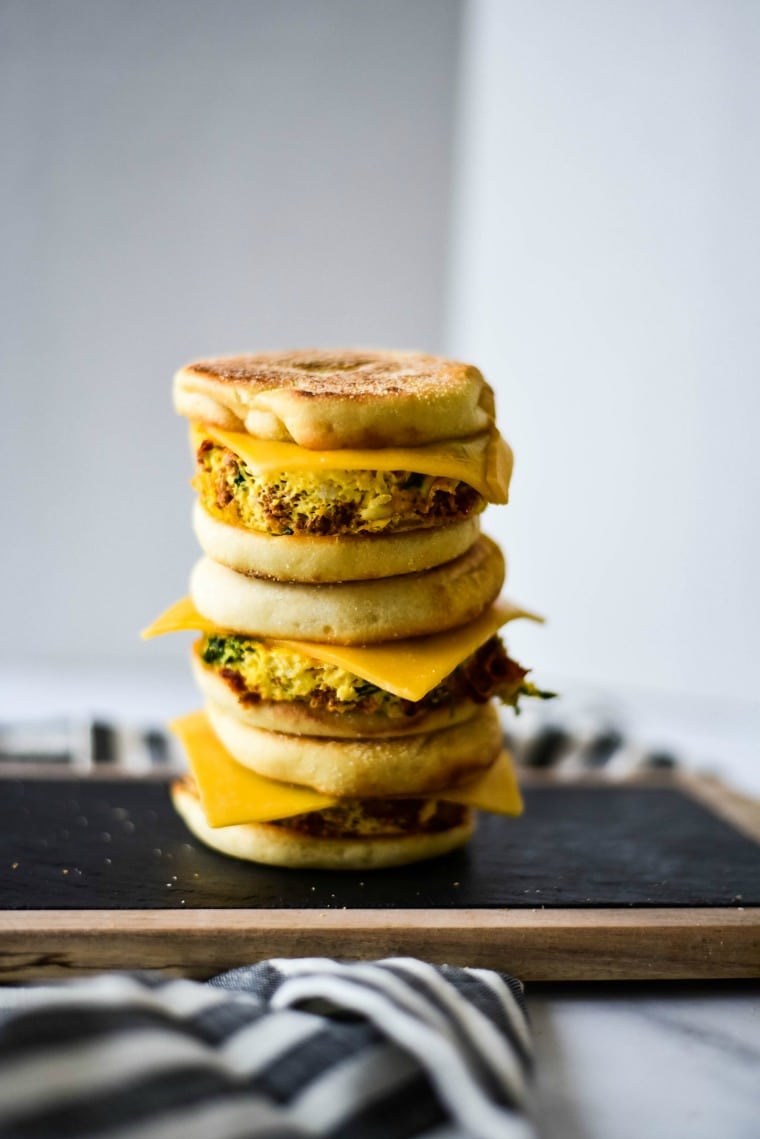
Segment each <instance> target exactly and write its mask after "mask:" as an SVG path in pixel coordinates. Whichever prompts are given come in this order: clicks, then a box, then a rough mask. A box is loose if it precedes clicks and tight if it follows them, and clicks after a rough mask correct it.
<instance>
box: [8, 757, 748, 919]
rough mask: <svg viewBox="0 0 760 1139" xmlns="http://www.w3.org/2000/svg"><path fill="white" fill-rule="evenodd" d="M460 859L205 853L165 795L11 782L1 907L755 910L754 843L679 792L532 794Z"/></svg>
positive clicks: (483, 820)
mask: <svg viewBox="0 0 760 1139" xmlns="http://www.w3.org/2000/svg"><path fill="white" fill-rule="evenodd" d="M525 799H526V811H525V814H524V815H523V816H522V817H521V818H520V819H515V820H512V819H504V818H499V817H497V816H492V815H481V817H480V822H479V827H478V831H477V835H476V838H475V840H474V841H473V842H472V844H471V845H470V846H469V847H468V848H467V849H466V850H463V851H459V852H457V853H455V854H452V855H448V856H447V857H445V858H439V859H433V860H431V861H428V862H423V863H418V864H416V865H413V866H407V867H402V868H399V869H395V870H384V871H371V872H365V873H345V872H327V871H293V870H281V869H276V868H270V867H265V866H257V865H254V864H250V863H242V862H238V861H235V860H233V859H230V858H227V857H225V856H224V855H221V854H217V853H216V852H214V851H211V850H209V849H207V848H206V847H204V846H203V845H202V844H200V843H199V842H197V841H196V840H195V839H194V838H193V837H192V836H191V835H190V834H189V832H188V831H187V829H186V828H185V826H184V824H183V823H182V821H181V820H180V819H179V818H178V816H177V815H176V814H175V812H174V810H173V808H172V806H171V803H170V801H169V796H168V791H167V786H166V784H164V783H158V782H135V781H134V779H132V780H113V781H105V780H104V781H92V780H86V781H85V780H83V781H80V782H78V783H75V782H72V781H67V780H60V781H49V782H48V781H45V782H41V781H36V780H26V781H21V780H11V781H5V783H4V785H3V786H2V796H1V797H0V910H16V909H55V910H58V909H62V910H68V909H75V910H76V909H85V910H90V909H127V910H140V909H149V910H153V909H158V910H160V909H174V908H182V907H184V908H204V909H205V908H211V909H214V908H223V909H226V908H243V907H244V908H250V907H264V908H271V907H275V908H277V907H282V908H288V909H325V908H326V909H330V908H342V907H347V908H349V909H351V908H364V907H372V908H380V909H386V908H394V909H417V908H434V909H438V908H443V909H446V908H454V909H470V908H481V907H520V908H522V907H530V908H533V907H536V906H541V907H583V908H588V907H609V906H616V907H620V906H647V907H651V906H676V907H685V906H732V905H744V906H760V844H758V843H756V842H753V841H752V840H751V839H750V838H748V837H745V836H744V835H743V834H741V833H739V832H738V831H737V830H735V829H734V828H733V827H732V826H730V825H729V824H728V823H727V822H724V821H723V820H722V819H721V818H719V817H717V816H716V815H715V814H713V813H712V812H711V811H709V810H708V809H707V808H706V807H704V806H703V805H702V804H700V803H698V802H696V801H695V800H694V799H693V798H691V797H689V796H688V795H687V794H685V793H684V792H683V791H681V790H679V789H677V788H663V787H635V786H633V787H632V786H626V787H620V786H551V787H532V788H527V789H526V791H525Z"/></svg>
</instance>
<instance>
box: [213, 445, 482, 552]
mask: <svg viewBox="0 0 760 1139" xmlns="http://www.w3.org/2000/svg"><path fill="white" fill-rule="evenodd" d="M193 486H194V487H195V489H196V491H197V492H198V496H199V498H200V500H201V502H202V504H203V506H204V507H205V509H206V510H207V511H208V512H209V514H211V515H213V516H214V517H215V518H219V519H220V520H221V521H223V522H228V523H230V524H231V525H233V526H241V527H243V528H245V529H247V530H258V531H262V532H264V533H267V534H378V533H391V532H393V531H402V530H419V529H424V528H425V527H429V526H436V525H438V524H439V523H441V522H444V521H447V522H454V521H457V520H459V519H462V518H467V517H469V516H470V515H472V514H477V513H479V512H480V511H481V510H483V509H485V505H486V500H485V499H484V498H483V497H482V496H481V495H480V494H478V492H477V491H476V490H474V489H473V487H471V486H468V485H467V483H463V482H458V481H457V480H456V479H449V478H442V477H438V476H433V475H421V474H415V473H414V472H413V471H324V472H319V473H318V474H315V473H313V472H311V471H281V472H279V473H277V474H270V475H255V474H253V473H252V471H250V470H249V468H248V467H247V466H246V464H245V463H244V462H243V460H242V459H240V458H238V456H237V455H235V454H234V453H233V452H232V451H229V450H228V449H227V448H226V447H220V446H218V445H217V444H215V443H213V442H212V441H211V440H210V439H204V440H203V442H202V443H201V445H200V447H199V448H198V455H197V467H196V475H195V478H194V480H193Z"/></svg>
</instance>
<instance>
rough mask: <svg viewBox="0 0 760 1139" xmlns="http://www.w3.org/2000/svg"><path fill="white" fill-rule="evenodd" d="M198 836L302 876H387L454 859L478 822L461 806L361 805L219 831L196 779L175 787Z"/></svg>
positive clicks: (235, 855) (425, 803) (233, 852)
mask: <svg viewBox="0 0 760 1139" xmlns="http://www.w3.org/2000/svg"><path fill="white" fill-rule="evenodd" d="M171 796H172V802H173V803H174V806H175V808H176V810H177V812H178V813H179V815H180V816H181V817H182V819H183V820H184V821H185V824H186V825H187V827H188V828H189V830H190V831H192V833H193V834H194V835H195V836H196V838H198V839H199V840H200V841H201V842H203V843H204V844H205V845H206V846H208V847H211V849H213V850H216V851H218V852H219V853H221V854H227V855H229V856H231V857H232V858H239V859H243V860H246V861H249V862H259V863H263V864H265V865H270V866H282V867H286V868H291V869H301V870H380V869H384V868H387V867H393V866H404V865H407V864H409V863H412V862H419V861H421V860H422V859H426V858H434V857H437V856H440V855H443V854H448V853H449V852H450V851H452V850H455V849H456V848H457V847H460V846H464V845H465V843H467V842H468V841H469V839H470V838H471V837H472V834H473V831H474V827H475V816H474V812H473V811H472V809H471V808H469V807H465V806H462V805H460V804H457V803H442V802H435V801H432V800H420V799H415V800H411V801H404V800H387V801H385V802H383V801H382V800H380V801H377V802H376V803H373V802H365V803H360V802H354V803H350V804H348V803H347V804H343V805H342V806H341V807H336V808H328V809H326V810H323V811H312V812H308V813H306V814H303V815H296V816H293V817H290V818H286V819H280V820H277V821H272V822H268V823H237V824H233V825H231V826H226V827H211V826H209V823H208V821H207V818H206V815H205V813H204V811H203V806H202V804H201V800H200V796H199V794H198V789H197V787H196V785H195V783H194V782H193V780H192V779H189V778H186V779H183V780H178V781H176V782H175V783H173V784H172V788H171Z"/></svg>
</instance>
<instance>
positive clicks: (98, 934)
mask: <svg viewBox="0 0 760 1139" xmlns="http://www.w3.org/2000/svg"><path fill="white" fill-rule="evenodd" d="M8 774H10V772H9V773H8ZM26 774H28V773H26ZM113 774H114V775H118V776H119V777H120V778H123V777H124V773H123V772H114V773H113ZM56 775H57V776H58V777H60V772H57V773H56ZM582 781H583V782H585V783H587V784H588V783H599V782H607V781H606V780H603V779H601V778H600V777H598V776H597V777H594V776H589V777H583V779H582ZM522 782H523V784H524V785H534V786H535V785H536V784H547V783H550V784H554V785H557V784H558V783H560V782H568V781H567V780H564V781H563V780H561V779H560V778H558V777H557V776H556V775H540V774H525V775H524V776H523V777H522ZM577 782H579V780H578V779H576V778H574V779H573V783H577ZM628 782H630V783H635V785H637V786H641V785H642V784H643V785H646V786H667V787H675V788H677V789H679V790H682V791H684V792H685V793H686V794H689V795H691V796H692V797H694V798H696V799H699V800H700V801H701V802H703V803H704V804H705V805H706V806H707V807H708V808H709V809H710V810H712V811H713V812H714V813H716V814H718V815H719V816H721V817H722V818H724V819H725V820H726V821H728V822H729V823H730V824H731V825H732V826H734V827H735V828H736V829H737V830H739V831H741V832H742V833H744V834H746V835H748V836H749V837H751V838H753V839H755V840H756V841H760V803H758V802H754V801H751V800H749V799H745V798H743V797H742V796H740V795H738V794H736V793H735V792H733V791H730V790H729V789H728V788H726V787H723V786H722V785H721V784H719V783H717V782H716V781H714V780H709V779H704V778H701V777H696V776H693V775H690V774H685V773H681V772H677V773H674V774H671V775H667V776H658V777H656V778H653V777H647V778H645V779H636V780H629V781H628ZM336 954H338V955H340V956H341V957H347V958H357V959H371V958H377V957H387V956H396V955H401V956H407V955H409V956H415V957H421V958H423V959H425V960H428V961H434V962H439V963H448V964H456V965H469V966H473V967H483V968H492V969H502V970H507V971H509V972H511V973H514V974H515V975H516V976H518V977H520V978H521V979H522V980H524V981H661V980H667V981H673V980H709V979H722V980H728V979H740V978H756V977H760V907H746V908H745V907H742V906H737V907H720V908H708V907H705V908H678V909H676V908H644V907H639V908H625V909H622V908H621V909H617V908H604V909H463V910H450V909H446V910H438V909H436V910H371V909H363V910H357V909H351V910H342V909H340V910H332V909H330V910H314V909H310V910H285V909H265V910H261V909H256V910H218V909H213V910H197V909H196V910H187V911H186V910H162V911H156V910H77V911H70V910H19V911H5V912H2V913H0V981H2V982H6V983H7V982H17V981H32V980H34V981H43V980H52V979H57V978H61V977H71V976H76V975H79V976H81V975H84V974H87V973H93V972H100V971H102V970H104V969H155V970H160V971H162V972H165V973H168V974H172V975H181V976H188V977H199V978H204V977H209V976H211V975H213V974H214V973H218V972H220V971H222V970H224V969H230V968H234V967H235V966H236V965H242V964H246V963H250V962H252V961H256V960H259V959H261V958H264V957H285V956H287V957H301V956H335V955H336Z"/></svg>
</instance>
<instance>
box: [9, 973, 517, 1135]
mask: <svg viewBox="0 0 760 1139" xmlns="http://www.w3.org/2000/svg"><path fill="white" fill-rule="evenodd" d="M0 1004H4V1005H5V1009H4V1011H2V1012H0V1136H2V1137H3V1139H66V1137H74V1136H76V1137H82V1139H97V1137H101V1136H103V1137H106V1136H107V1137H108V1139H138V1137H139V1139H248V1137H250V1139H269V1137H271V1139H275V1137H277V1139H303V1137H305V1136H329V1137H331V1139H354V1137H356V1139H412V1137H418V1136H419V1137H421V1139H423V1137H424V1139H532V1137H533V1135H534V1131H533V1127H532V1125H531V1123H530V1121H529V1118H528V1116H527V1114H526V1110H527V1103H528V1100H529V1092H530V1070H531V1040H530V1035H529V1031H528V1026H527V1021H526V1017H525V1010H524V1006H523V1001H522V989H521V986H520V983H519V982H518V981H516V980H515V979H514V978H511V977H507V976H504V975H500V974H497V973H494V972H490V971H488V970H484V969H463V968H453V967H449V966H445V965H444V966H434V965H429V964H426V963H424V962H422V961H418V960H416V959H413V958H407V957H397V958H388V959H386V960H383V961H376V962H339V961H334V960H331V959H325V958H301V959H282V960H271V961H265V962H261V963H260V964H257V965H251V966H246V967H244V968H240V969H234V970H232V971H231V972H228V973H224V974H222V975H221V976H218V977H215V978H213V979H212V980H211V981H210V982H208V983H205V984H204V983H200V982H194V981H188V980H180V979H174V980H167V979H166V978H165V977H163V976H159V975H153V974H112V975H104V976H101V977H97V978H94V979H88V980H85V981H78V982H73V983H68V984H63V985H60V986H47V987H45V988H44V989H34V988H33V989H25V990H5V993H4V994H2V995H0ZM9 1006H10V1007H9Z"/></svg>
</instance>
